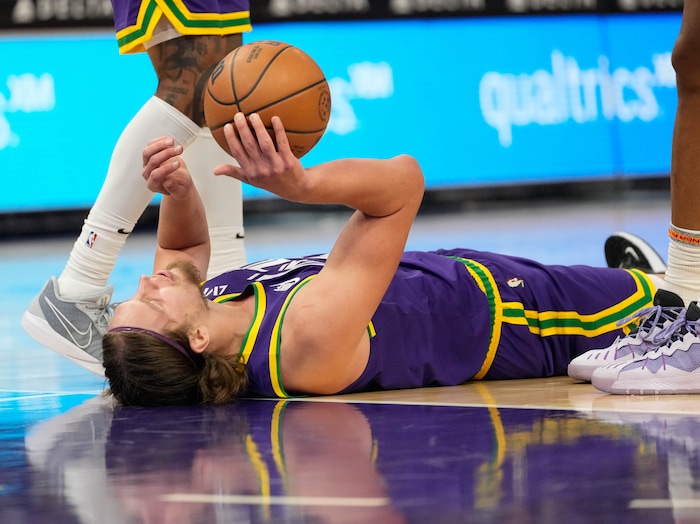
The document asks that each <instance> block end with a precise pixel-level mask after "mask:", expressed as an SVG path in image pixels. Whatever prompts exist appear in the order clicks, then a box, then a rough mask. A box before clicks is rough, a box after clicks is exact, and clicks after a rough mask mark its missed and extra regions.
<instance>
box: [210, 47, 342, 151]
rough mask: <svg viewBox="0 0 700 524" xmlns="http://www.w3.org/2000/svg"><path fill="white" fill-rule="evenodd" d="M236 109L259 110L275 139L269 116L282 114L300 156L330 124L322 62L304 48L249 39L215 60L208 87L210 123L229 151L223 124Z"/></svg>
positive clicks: (291, 142)
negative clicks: (320, 64)
mask: <svg viewBox="0 0 700 524" xmlns="http://www.w3.org/2000/svg"><path fill="white" fill-rule="evenodd" d="M237 113H243V114H244V115H246V116H250V115H252V114H257V115H258V116H259V117H260V119H261V121H262V122H263V124H264V126H263V127H265V129H266V130H267V132H268V134H269V135H270V137H271V139H272V141H273V143H274V142H275V141H276V134H275V133H274V131H273V126H272V123H271V119H272V117H273V116H278V117H279V118H281V120H282V123H283V124H284V127H285V130H286V133H287V140H288V143H289V147H290V149H291V151H292V153H293V154H294V155H295V156H296V157H297V158H301V157H302V156H304V155H305V154H306V153H308V152H309V151H310V150H311V149H312V148H313V147H314V146H315V145H316V144H317V143H318V141H319V140H320V139H321V137H322V136H323V134H324V132H325V130H326V126H327V125H328V121H329V119H330V113H331V94H330V89H329V87H328V82H327V81H326V78H325V76H324V74H323V71H322V70H321V68H320V67H319V66H318V64H317V63H316V62H315V61H314V60H313V59H312V58H311V57H310V56H309V55H308V54H306V53H305V52H304V51H302V50H301V49H299V48H297V47H294V46H292V45H290V44H286V43H284V42H277V41H273V40H265V41H258V42H251V43H250V44H246V45H244V46H241V47H239V48H236V49H235V50H233V51H231V53H229V54H228V55H227V56H226V57H224V58H223V59H222V60H221V62H219V63H218V64H217V66H216V67H215V68H214V71H213V72H212V74H211V76H210V77H209V80H208V82H207V85H206V89H205V91H204V116H205V118H206V121H207V126H208V127H209V128H210V129H211V133H212V135H213V136H214V138H215V139H216V141H217V143H218V144H219V145H220V146H221V147H222V148H223V149H224V150H225V151H228V152H229V153H230V152H231V151H230V150H229V148H228V143H227V140H226V138H225V136H224V126H225V125H226V124H228V123H231V122H233V117H234V115H235V114H237ZM234 131H236V128H234Z"/></svg>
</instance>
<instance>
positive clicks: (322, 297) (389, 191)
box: [215, 114, 424, 393]
mask: <svg viewBox="0 0 700 524" xmlns="http://www.w3.org/2000/svg"><path fill="white" fill-rule="evenodd" d="M249 121H250V126H251V127H252V130H251V128H249V126H248V122H246V119H245V117H243V115H242V114H239V115H236V118H235V119H234V124H235V125H236V128H237V130H238V136H240V138H239V137H238V136H237V135H236V134H235V133H234V132H233V128H232V127H230V126H227V127H226V128H225V130H224V132H225V133H226V137H227V140H228V143H229V146H230V148H231V151H232V153H233V156H234V157H235V158H236V160H238V163H239V164H240V167H239V168H237V167H234V166H219V167H217V169H216V170H215V173H216V174H223V175H228V176H232V177H234V178H237V179H239V180H241V181H243V182H246V183H248V184H252V185H254V186H257V187H261V188H263V189H266V190H268V191H270V192H272V193H275V194H277V195H279V196H280V197H282V198H285V199H287V200H293V201H297V202H306V203H340V204H345V205H348V206H350V207H352V208H353V209H355V210H356V212H355V213H354V214H353V216H352V217H351V219H350V220H349V221H348V223H347V225H346V226H345V227H344V228H343V230H342V232H341V233H340V235H339V237H338V239H337V240H336V242H335V244H334V246H333V248H332V250H331V252H330V255H329V258H328V262H327V263H326V265H325V267H324V268H323V270H322V271H321V272H320V273H319V275H318V276H317V277H316V278H314V279H313V280H312V281H311V282H310V283H308V284H307V285H306V286H304V287H303V288H302V289H301V290H300V291H299V292H298V293H297V294H296V295H295V297H294V300H293V301H292V302H291V305H290V307H289V309H288V310H287V312H286V314H285V319H284V324H283V327H282V347H281V350H280V351H281V357H280V358H281V371H282V382H283V385H284V387H285V388H286V389H287V390H288V391H293V392H301V393H335V392H337V391H339V390H341V389H342V388H343V387H345V386H347V385H349V384H350V383H352V382H353V381H354V380H355V379H356V378H357V377H358V376H359V375H360V374H361V373H362V371H363V370H364V367H365V365H366V363H367V359H368V356H369V354H368V351H369V346H368V344H367V340H366V330H367V326H368V324H369V321H370V320H371V318H372V316H373V314H374V312H375V311H376V309H377V307H378V305H379V303H380V301H381V299H382V297H383V296H384V294H385V292H386V290H387V288H388V286H389V284H390V282H391V279H392V278H393V276H394V274H395V273H396V269H397V267H398V264H399V261H400V259H401V255H402V254H403V250H404V247H405V245H406V240H407V238H408V233H409V230H410V228H411V224H412V222H413V219H414V218H415V215H416V213H417V211H418V208H419V207H420V203H421V200H422V197H423V189H424V181H423V174H422V172H421V170H420V167H419V166H418V163H417V162H416V161H415V160H414V159H413V158H412V157H410V156H407V155H400V156H397V157H394V158H392V159H388V160H377V159H344V160H337V161H334V162H328V163H324V164H320V165H318V166H315V167H312V168H310V169H304V168H303V167H302V165H301V162H300V161H299V160H298V159H297V158H296V157H294V155H293V154H292V152H291V150H290V148H289V144H288V142H287V138H286V135H285V133H284V127H283V125H282V122H281V121H280V120H279V118H273V119H272V125H273V128H274V131H275V141H276V143H277V149H275V146H274V144H273V142H272V139H271V138H270V137H269V135H268V134H267V131H266V130H265V128H264V126H263V124H262V122H261V120H260V119H259V118H258V117H257V115H251V116H250V117H249Z"/></svg>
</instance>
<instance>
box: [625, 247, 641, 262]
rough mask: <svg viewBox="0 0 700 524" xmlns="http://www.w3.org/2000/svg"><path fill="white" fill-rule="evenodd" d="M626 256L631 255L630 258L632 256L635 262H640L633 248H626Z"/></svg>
mask: <svg viewBox="0 0 700 524" xmlns="http://www.w3.org/2000/svg"><path fill="white" fill-rule="evenodd" d="M625 255H629V256H631V257H632V258H634V259H635V260H639V257H638V256H637V252H636V251H635V249H634V248H632V247H626V248H625Z"/></svg>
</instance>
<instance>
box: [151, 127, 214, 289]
mask: <svg viewBox="0 0 700 524" xmlns="http://www.w3.org/2000/svg"><path fill="white" fill-rule="evenodd" d="M181 153H182V146H181V145H176V144H175V143H174V141H173V139H172V138H171V137H160V138H156V139H154V140H151V141H150V142H149V143H148V145H147V146H146V148H145V149H144V151H143V166H144V167H143V177H144V178H145V179H146V183H147V185H148V188H149V189H150V190H151V191H155V192H157V193H161V194H162V195H163V198H162V201H161V204H160V210H159V217H158V246H157V248H156V255H155V260H154V263H153V264H154V270H158V269H164V268H166V267H167V266H168V264H170V263H171V262H173V261H174V260H183V259H185V260H188V261H190V262H192V263H193V264H194V265H195V266H196V267H197V269H198V270H199V271H200V274H202V275H206V272H207V266H208V265H209V252H210V245H209V231H208V229H207V219H206V214H205V212H204V206H203V204H202V201H201V199H200V198H199V193H198V192H197V189H196V188H195V186H194V183H193V182H192V177H191V176H190V173H189V171H188V170H187V166H186V165H185V163H184V162H183V160H182V158H181V157H180V154H181Z"/></svg>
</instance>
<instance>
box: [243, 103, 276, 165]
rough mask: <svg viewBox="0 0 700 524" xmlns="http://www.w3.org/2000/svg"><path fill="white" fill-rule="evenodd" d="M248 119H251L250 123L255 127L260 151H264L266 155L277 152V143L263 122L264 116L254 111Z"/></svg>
mask: <svg viewBox="0 0 700 524" xmlns="http://www.w3.org/2000/svg"><path fill="white" fill-rule="evenodd" d="M248 120H249V121H250V125H251V126H252V127H253V131H255V138H257V140H258V147H259V148H260V151H262V153H263V154H264V155H265V156H269V155H271V154H274V153H276V150H275V144H274V142H273V141H272V138H271V137H270V133H268V132H267V129H266V128H265V124H264V123H263V121H262V118H260V115H258V114H257V113H252V114H251V115H250V116H249V117H248Z"/></svg>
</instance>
